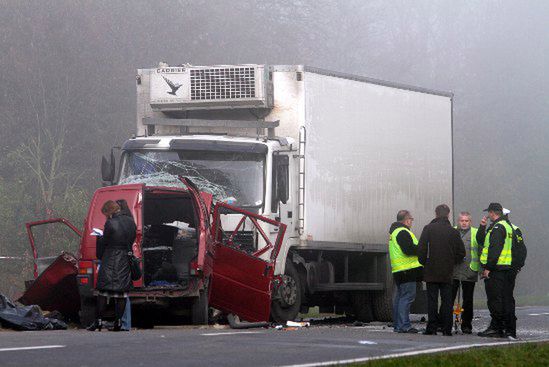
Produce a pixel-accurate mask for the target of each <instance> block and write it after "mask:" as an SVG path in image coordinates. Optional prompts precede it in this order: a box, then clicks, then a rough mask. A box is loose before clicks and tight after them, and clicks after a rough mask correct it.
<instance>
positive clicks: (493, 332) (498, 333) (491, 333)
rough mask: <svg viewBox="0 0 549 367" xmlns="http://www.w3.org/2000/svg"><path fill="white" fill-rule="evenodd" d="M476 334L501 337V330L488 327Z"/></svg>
mask: <svg viewBox="0 0 549 367" xmlns="http://www.w3.org/2000/svg"><path fill="white" fill-rule="evenodd" d="M477 335H478V336H482V337H487V338H501V337H503V331H501V330H496V329H491V328H488V329H486V330H484V331H481V332H480V333H478V334H477Z"/></svg>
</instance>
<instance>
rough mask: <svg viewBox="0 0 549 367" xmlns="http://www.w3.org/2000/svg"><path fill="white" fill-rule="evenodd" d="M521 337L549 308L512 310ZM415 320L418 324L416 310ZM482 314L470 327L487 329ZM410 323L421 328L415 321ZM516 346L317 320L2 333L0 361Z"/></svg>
mask: <svg viewBox="0 0 549 367" xmlns="http://www.w3.org/2000/svg"><path fill="white" fill-rule="evenodd" d="M517 316H518V325H519V330H518V334H519V335H518V336H519V338H520V339H521V340H522V341H536V340H546V339H549V307H524V308H520V309H517ZM413 320H415V321H419V316H417V315H414V317H413ZM488 321H489V319H488V316H487V312H486V311H479V312H478V316H477V318H475V320H474V322H473V326H474V328H475V329H476V331H478V330H482V329H484V328H485V327H486V325H487V323H488ZM415 326H416V327H419V328H421V327H424V325H422V323H420V322H416V325H415ZM493 343H495V344H498V343H499V344H503V343H516V342H509V341H507V340H506V339H488V338H480V337H477V336H475V335H459V334H458V335H454V336H452V337H445V336H441V335H439V336H424V335H411V334H397V333H393V332H392V329H391V328H388V327H386V325H384V324H381V323H371V324H368V325H365V326H352V325H351V324H345V323H335V324H334V323H329V322H326V323H320V324H319V325H313V326H311V327H309V328H303V329H298V330H276V329H250V330H231V329H219V328H216V327H213V326H210V327H190V326H173V327H166V326H163V327H157V328H155V329H152V330H132V331H131V332H125V333H124V332H120V333H114V332H108V331H102V332H101V333H99V332H88V331H85V330H68V331H43V332H11V331H2V332H0V366H71V367H73V366H110V365H116V366H120V367H122V366H131V367H135V366H162V367H166V366H205V365H211V366H239V367H243V366H274V365H276V366H287V365H308V364H310V365H318V364H320V363H323V362H324V363H329V362H331V363H336V362H338V361H339V362H342V361H351V360H367V359H368V358H372V357H379V356H390V355H402V354H403V355H410V354H414V353H417V352H431V351H446V350H455V349H462V348H470V347H475V346H483V345H485V344H493Z"/></svg>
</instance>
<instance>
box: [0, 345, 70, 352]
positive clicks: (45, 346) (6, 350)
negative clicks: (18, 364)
mask: <svg viewBox="0 0 549 367" xmlns="http://www.w3.org/2000/svg"><path fill="white" fill-rule="evenodd" d="M65 347H66V345H40V346H36V347H19V348H0V352H12V351H16V350H36V349H53V348H65Z"/></svg>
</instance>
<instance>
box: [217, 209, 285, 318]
mask: <svg viewBox="0 0 549 367" xmlns="http://www.w3.org/2000/svg"><path fill="white" fill-rule="evenodd" d="M225 214H233V215H234V214H239V215H240V216H241V218H240V220H239V221H238V224H236V226H235V227H234V228H225V229H223V228H222V227H221V223H222V221H221V219H220V217H221V215H225ZM213 219H214V222H213V226H212V237H213V239H214V246H213V247H211V248H210V252H208V255H209V256H212V257H213V270H212V275H211V278H210V287H209V303H210V306H212V307H215V308H217V309H220V310H222V311H224V312H227V313H232V314H234V315H237V316H239V317H240V318H241V319H243V320H246V321H250V322H261V321H269V316H270V310H271V296H272V291H273V282H274V280H275V276H274V268H275V262H276V258H277V256H278V253H279V251H280V246H281V244H282V241H283V239H284V233H285V231H286V225H285V224H282V223H280V222H277V221H274V220H272V219H269V218H266V217H263V216H260V215H257V214H255V213H251V212H249V211H246V210H242V209H239V208H236V207H233V206H230V205H227V204H224V203H217V204H216V206H215V209H214V215H213ZM260 222H262V223H261V224H260ZM246 223H248V224H252V228H253V232H254V233H255V235H256V238H257V241H256V248H255V249H253V250H251V249H249V248H246V247H244V246H241V245H242V244H240V243H239V241H238V232H239V231H241V230H242V229H243V227H244V226H245V225H246ZM267 226H268V227H269V229H270V233H276V232H278V235H277V238H276V240H275V242H274V243H272V242H271V241H270V240H269V236H268V235H267V233H266V231H265V227H267Z"/></svg>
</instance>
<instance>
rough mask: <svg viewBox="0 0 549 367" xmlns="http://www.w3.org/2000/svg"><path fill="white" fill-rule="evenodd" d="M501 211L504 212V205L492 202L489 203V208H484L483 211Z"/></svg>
mask: <svg viewBox="0 0 549 367" xmlns="http://www.w3.org/2000/svg"><path fill="white" fill-rule="evenodd" d="M491 210H493V211H495V212H496V211H500V212H502V211H503V207H502V206H501V204H500V203H490V205H488V208H486V209H484V210H483V212H489V211H491Z"/></svg>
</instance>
